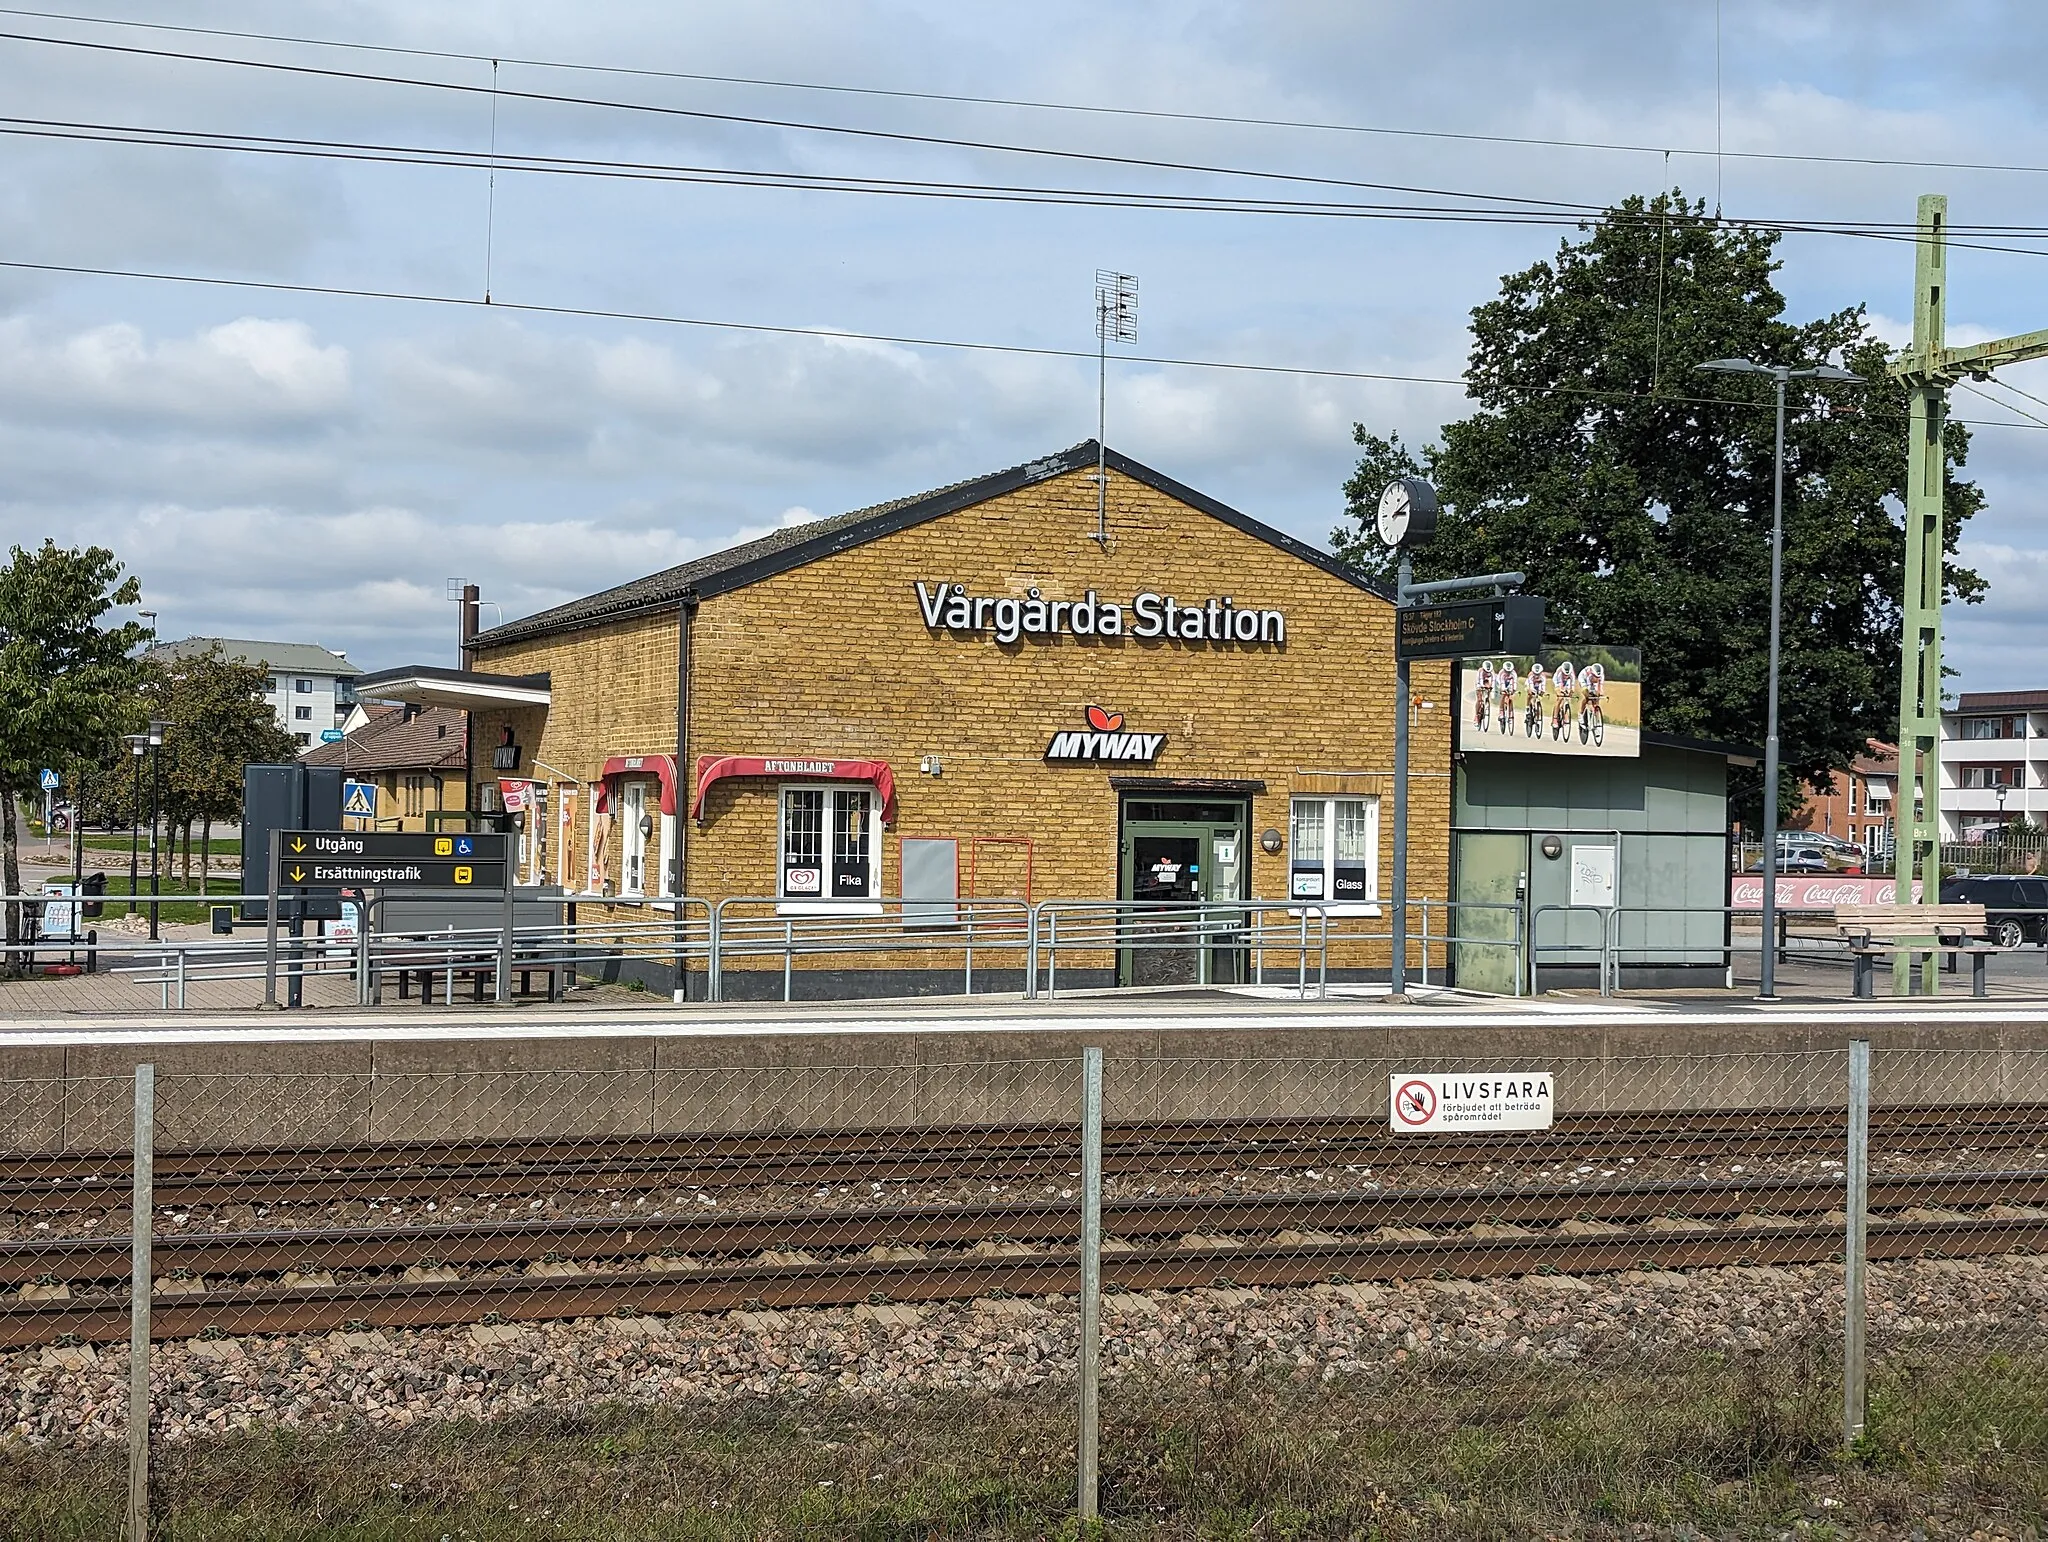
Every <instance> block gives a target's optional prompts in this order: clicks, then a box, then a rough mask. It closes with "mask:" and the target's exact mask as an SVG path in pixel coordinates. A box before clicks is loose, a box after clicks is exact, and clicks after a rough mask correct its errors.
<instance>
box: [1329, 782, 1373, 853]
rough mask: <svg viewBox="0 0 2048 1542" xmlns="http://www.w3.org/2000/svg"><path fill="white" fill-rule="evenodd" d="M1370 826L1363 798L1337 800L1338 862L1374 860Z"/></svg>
mask: <svg viewBox="0 0 2048 1542" xmlns="http://www.w3.org/2000/svg"><path fill="white" fill-rule="evenodd" d="M1370 829H1371V827H1370V825H1369V824H1368V822H1367V820H1366V817H1365V800H1364V799H1363V798H1339V799H1338V800H1337V860H1338V861H1339V862H1344V863H1362V862H1370V861H1371V860H1372V844H1371V837H1370Z"/></svg>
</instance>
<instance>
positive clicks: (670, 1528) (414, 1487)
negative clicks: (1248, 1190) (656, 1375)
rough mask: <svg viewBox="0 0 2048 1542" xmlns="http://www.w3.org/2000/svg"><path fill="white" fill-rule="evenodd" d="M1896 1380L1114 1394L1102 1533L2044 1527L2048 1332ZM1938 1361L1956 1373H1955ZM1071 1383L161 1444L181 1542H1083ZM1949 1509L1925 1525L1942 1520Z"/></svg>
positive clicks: (48, 1508)
mask: <svg viewBox="0 0 2048 1542" xmlns="http://www.w3.org/2000/svg"><path fill="white" fill-rule="evenodd" d="M1916 1364H1918V1366H1919V1369H1918V1370H1916V1369H1915V1368H1914V1367H1912V1366H1905V1367H1888V1366H1885V1365H1880V1366H1878V1367H1877V1368H1876V1370H1875V1375H1874V1382H1873V1393H1874V1400H1873V1420H1874V1424H1875V1426H1876V1433H1875V1434H1874V1435H1873V1436H1872V1437H1870V1438H1869V1439H1868V1440H1867V1441H1866V1442H1865V1444H1864V1445H1863V1446H1861V1447H1860V1448H1859V1449H1858V1450H1857V1451H1855V1452H1853V1453H1851V1452H1846V1451H1844V1450H1842V1449H1841V1448H1840V1445H1839V1436H1838V1424H1837V1421H1838V1419H1839V1417H1840V1410H1839V1404H1838V1401H1837V1399H1838V1397H1839V1393H1838V1391H1837V1387H1838V1381H1837V1379H1836V1370H1835V1368H1834V1367H1833V1366H1831V1365H1830V1364H1828V1363H1827V1362H1826V1360H1825V1357H1823V1356H1820V1355H1817V1354H1811V1353H1800V1352H1793V1353H1784V1352H1775V1353H1772V1354H1768V1355H1757V1356H1751V1357H1734V1356H1721V1355H1711V1354H1710V1355H1678V1354H1666V1355H1664V1356H1662V1357H1660V1358H1640V1359H1636V1360H1632V1361H1630V1362H1628V1363H1627V1364H1625V1365H1619V1366H1612V1367H1608V1368H1604V1369H1603V1368H1599V1367H1590V1366H1586V1365H1583V1364H1570V1363H1549V1364H1544V1363H1537V1362H1532V1361H1528V1360H1519V1361H1518V1360H1513V1359H1508V1358H1495V1357H1491V1356H1487V1357H1480V1358H1477V1359H1473V1360H1459V1361H1453V1362H1432V1363H1428V1364H1426V1365H1421V1366H1415V1365H1411V1366H1408V1367H1404V1368H1398V1369H1390V1370H1388V1371H1385V1372H1376V1373H1372V1374H1368V1375H1361V1376H1350V1377H1340V1378H1337V1379H1335V1380H1332V1381H1327V1382H1324V1381H1319V1380H1316V1379H1314V1378H1312V1377H1311V1378H1306V1379H1294V1378H1288V1377H1282V1376H1278V1375H1275V1376H1270V1377H1253V1376H1249V1375H1247V1376H1245V1377H1243V1378H1241V1379H1230V1378H1222V1379H1220V1380H1218V1381H1217V1382H1215V1383H1213V1384H1209V1385H1198V1384H1196V1383H1195V1382H1193V1381H1191V1380H1188V1379H1177V1378H1173V1377H1167V1376H1163V1375H1162V1376H1161V1377H1159V1379H1157V1380H1153V1381H1150V1382H1148V1383H1145V1384H1142V1385H1132V1384H1130V1383H1124V1384H1121V1385H1117V1386H1113V1387H1112V1388H1110V1389H1108V1391H1107V1396H1106V1406H1105V1412H1104V1424H1103V1430H1102V1507H1103V1515H1104V1523H1103V1526H1102V1528H1101V1530H1100V1531H1099V1532H1096V1533H1093V1535H1097V1536H1100V1537H1104V1538H1117V1539H1130V1542H1181V1539H1195V1538H1218V1539H1234V1542H1253V1539H1261V1542H1263V1539H1309V1538H1355V1539H1361V1542H1367V1539H1373V1542H1377V1539H1386V1542H1393V1539H1409V1538H1415V1539H1423V1538H1428V1539H1437V1538H1443V1539H1459V1542H1480V1539H1492V1538H1501V1537H1517V1538H1520V1537H1559V1538H1586V1539H1593V1538H1600V1539H1607V1538H1614V1539H1620V1538H1624V1537H1626V1538H1663V1539H1677V1538H1704V1537H1712V1538H1756V1539H1763V1538H1773V1539H1777V1538H1783V1537H1788V1536H1798V1537H1801V1538H1804V1539H1807V1542H1824V1539H1841V1538H1848V1537H1855V1536H1859V1535H1865V1534H1867V1533H1868V1532H1869V1531H1870V1530H1871V1529H1872V1528H1876V1527H1880V1526H1881V1527H1883V1528H1885V1529H1884V1531H1883V1535H1885V1536H1887V1537H1900V1538H1903V1537H1905V1536H1908V1535H1927V1534H1928V1533H1929V1532H1930V1531H1931V1532H1932V1533H1933V1534H1935V1535H1939V1536H1944V1537H1947V1536H1955V1537H1961V1536H1967V1535H1970V1534H1971V1533H1972V1528H1973V1527H1984V1528H1990V1534H1991V1535H1998V1536H2006V1535H2018V1534H2020V1531H2021V1528H2022V1527H2025V1526H2029V1525H2032V1526H2038V1525H2039V1524H2040V1523H2041V1521H2042V1518H2043V1514H2044V1506H2048V1397H2044V1394H2048V1349H2039V1350H2036V1351H2033V1352H2015V1353H2011V1354H2006V1355H1988V1354H1987V1353H1986V1352H1985V1351H1984V1350H1983V1348H1982V1347H1981V1343H1980V1344H1979V1345H1978V1346H1974V1347H1973V1346H1954V1347H1952V1348H1950V1349H1948V1350H1944V1351H1941V1352H1937V1353H1932V1354H1930V1355H1929V1356H1927V1357H1926V1359H1925V1361H1924V1362H1916ZM1930 1378H1931V1379H1930ZM1072 1420H1073V1402H1072V1395H1071V1389H1070V1388H1060V1387H1049V1388H1045V1389H1040V1390H1038V1391H1034V1392H1029V1393H1019V1394H1014V1395H1005V1396H999V1397H986V1398H984V1397H977V1396H974V1395H971V1394H966V1393H955V1394H947V1395H938V1394H920V1395H914V1396H901V1395H899V1396H897V1397H894V1398H888V1399H883V1398H872V1397H871V1398H852V1397H846V1396H836V1395H835V1396H829V1397H825V1396H821V1397H815V1398H810V1399H803V1400H798V1399H790V1398H783V1399H759V1400H739V1399H736V1400H734V1401H732V1402H729V1403H726V1404H724V1405H722V1406H721V1407H720V1408H719V1409H718V1411H716V1412H715V1413H709V1412H704V1411H700V1410H694V1409H688V1408H679V1407H674V1406H665V1407H654V1408H646V1407H628V1406H623V1405H612V1406H607V1407H603V1408H598V1409H594V1410H588V1411H583V1412H577V1413H556V1414H547V1413H534V1414H530V1415H525V1416H521V1417H519V1418H516V1419H507V1420H503V1421H499V1422H495V1423H489V1424H478V1423H475V1422H451V1423H438V1424H426V1425H421V1426H416V1427H415V1428H413V1429H411V1430H408V1431H404V1432H397V1433H389V1434H379V1433H371V1432H368V1431H362V1432H354V1433H332V1434H317V1435H307V1434H291V1433H284V1432H276V1431H258V1432H249V1433H240V1434H227V1435H216V1436H208V1437H204V1438H200V1439H197V1440H193V1441H187V1442H181V1443H178V1444H175V1445H169V1446H165V1447H162V1448H160V1452H159V1457H158V1461H157V1467H156V1476H157V1492H158V1495H159V1498H158V1516H159V1528H160V1529H159V1531H158V1533H157V1535H158V1536H159V1537H160V1538H161V1539H164V1542H187V1539H198V1538H209V1539H212V1538H232V1539H236V1542H344V1539H346V1542H456V1539H471V1542H480V1539H504V1542H540V1539H543V1538H547V1539H551V1542H560V1539H563V1538H580V1539H589V1542H597V1539H605V1542H613V1539H625V1542H640V1539H645V1542H686V1539H687V1542H712V1539H727V1538H758V1539H803V1542H840V1539H845V1538H855V1539H866V1542H926V1539H937V1538H978V1539H1003V1542H1037V1539H1040V1538H1058V1537H1066V1538H1079V1537H1081V1536H1083V1535H1084V1534H1083V1533H1082V1532H1081V1531H1080V1530H1079V1529H1078V1528H1077V1527H1076V1525H1075V1523H1074V1522H1073V1520H1072V1518H1071V1509H1070V1507H1071V1503H1072V1489H1071V1485H1072V1481H1073V1477H1072V1474H1073V1425H1072ZM121 1460H122V1459H121V1453H120V1451H119V1450H118V1448H114V1447H99V1448H95V1449H93V1450H91V1451H89V1452H85V1453H80V1452H75V1451H64V1450H61V1449H57V1448H53V1447H47V1446H46V1447H30V1446H26V1445H20V1444H8V1445H0V1530H4V1534H5V1535H7V1536H10V1537H31V1536H32V1537H37V1538H49V1539H71V1538H76V1539H81V1542H82V1539H85V1538H100V1537H106V1536H112V1535H115V1534H117V1532H118V1526H117V1516H118V1514H119V1510H120V1504H121V1496H122V1493H123V1480H122V1471H123V1469H122V1465H121ZM1930 1516H1932V1517H1936V1518H1937V1521H1938V1523H1937V1524H1934V1525H1931V1526H1929V1527H1928V1528H1927V1529H1926V1530H1920V1531H1916V1530H1915V1527H1916V1526H1918V1525H1919V1524H1920V1523H1921V1522H1922V1521H1924V1520H1926V1519H1927V1518H1928V1517H1930Z"/></svg>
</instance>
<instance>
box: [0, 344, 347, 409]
mask: <svg viewBox="0 0 2048 1542" xmlns="http://www.w3.org/2000/svg"><path fill="white" fill-rule="evenodd" d="M348 400H349V356H348V350H347V349H346V348H344V347H341V346H339V345H336V344H331V343H330V344H321V343H319V342H316V341H315V339H314V335H313V331H312V329H311V328H310V327H309V326H307V325H306V324H305V323H304V322H302V321H290V320H265V319H260V318H257V317H253V316H245V317H242V318H240V319H239V320H235V321H230V322H226V323H224V324H222V325H219V326H214V327H208V328H205V329H204V330H202V331H200V332H198V333H196V334H193V335H191V336H189V337H183V338H166V339H161V340H156V341H152V340H151V339H150V338H149V337H148V336H147V335H146V334H145V333H144V331H143V330H142V328H140V327H138V326H136V325H134V324H132V323H128V322H115V323H110V324H107V325H103V326H96V327H88V328H86V329H84V330H82V331H77V332H73V333H70V334H69V335H67V336H61V337H53V336H50V335H49V332H48V329H47V328H44V327H39V326H37V325H36V324H35V323H33V322H32V321H30V320H28V319H27V318H24V317H12V318H9V319H8V320H6V321H0V401H5V402H7V403H8V405H9V406H10V407H11V408H13V409H14V410H17V411H24V410H25V411H29V412H34V413H36V414H37V415H39V416H48V415H51V414H54V413H59V412H61V413H65V414H69V415H72V416H74V417H76V416H79V415H85V414H91V415H95V416H98V417H100V418H102V419H105V418H106V417H110V416H111V417H119V418H128V419H140V420H145V421H150V422H154V423H157V424H163V425H173V424H174V425H178V426H181V427H194V426H196V427H206V426H220V425H233V426H238V427H251V426H256V427H267V426H270V425H274V424H276V423H278V422H283V421H294V420H297V421H303V420H307V419H311V418H316V417H321V416H326V415H332V414H334V413H336V412H338V411H340V410H341V409H343V408H345V407H346V406H347V404H348Z"/></svg>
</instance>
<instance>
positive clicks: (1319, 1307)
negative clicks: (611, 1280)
mask: <svg viewBox="0 0 2048 1542" xmlns="http://www.w3.org/2000/svg"><path fill="white" fill-rule="evenodd" d="M1868 1299H1869V1323H1870V1335H1871V1342H1872V1345H1873V1352H1874V1353H1878V1354H1881V1353H1882V1352H1883V1348H1884V1346H1886V1345H1888V1344H1894V1343H1898V1342H1900V1341H1901V1340H1904V1339H1907V1338H1910V1337H1911V1336H1913V1335H1915V1334H1919V1333H1925V1332H1933V1331H1954V1330H1958V1329H1960V1330H1974V1331H1978V1332H1982V1333H1984V1334H1985V1335H1986V1336H1987V1338H1988V1337H1991V1336H1993V1335H1995V1333H1996V1332H1997V1331H1998V1330H1999V1329H2000V1328H2001V1326H2002V1325H2012V1326H2014V1327H2021V1326H2024V1327H2025V1328H2027V1329H2029V1330H2036V1329H2038V1325H2040V1324H2042V1323H2044V1322H2048V1258H2043V1257H2037V1256H2032V1255H2009V1256H2006V1257H2002V1258H1995V1259H1987V1260H1982V1261H1946V1260H1923V1261H1919V1262H1914V1263H1888V1264H1876V1265H1873V1266H1872V1267H1871V1270H1870V1294H1869V1298H1868ZM1102 1322H1103V1366H1104V1372H1105V1375H1107V1376H1109V1377H1112V1378H1113V1377H1116V1376H1118V1375H1122V1374H1129V1373H1135V1372H1140V1371H1157V1370H1170V1371H1176V1372H1180V1373H1184V1374H1187V1375H1190V1376H1192V1377H1194V1378H1195V1379H1196V1380H1197V1381H1198V1382H1199V1383H1203V1384H1207V1383H1210V1382H1213V1381H1216V1380H1219V1379H1222V1378H1226V1377H1230V1376H1233V1375H1238V1374H1242V1373H1244V1372H1246V1371H1251V1370H1259V1369H1273V1368H1279V1369H1283V1370H1291V1371H1292V1372H1293V1373H1294V1374H1296V1375H1298V1376H1302V1377H1317V1376H1321V1377H1334V1376H1339V1375H1343V1374H1347V1373H1351V1372H1357V1371H1362V1370H1367V1369H1371V1368H1374V1367H1379V1366H1384V1365H1386V1364H1388V1363H1390V1362H1391V1363H1399V1362H1403V1361H1406V1360H1408V1359H1410V1358H1411V1357H1418V1356H1457V1357H1462V1358H1463V1359H1464V1360H1465V1361H1466V1362H1467V1363H1469V1362H1470V1361H1471V1359H1472V1357H1474V1356H1475V1355H1478V1356H1502V1357H1508V1358H1511V1359H1521V1360H1528V1359H1553V1360H1575V1359H1582V1358H1604V1357H1616V1356H1618V1357H1624V1358H1625V1357H1626V1356H1627V1355H1628V1354H1630V1353H1631V1352H1649V1351H1653V1350H1654V1351H1668V1350H1671V1349H1688V1348H1693V1349H1704V1350H1723V1351H1730V1352H1737V1351H1766V1350H1770V1349H1773V1348H1776V1347H1786V1346H1790V1345H1792V1344H1795V1343H1801V1342H1806V1343H1814V1342H1818V1343H1836V1342H1839V1340H1840V1335H1841V1331H1842V1271H1841V1269H1840V1268H1839V1267H1804V1268H1726V1269H1703V1270H1697V1271H1690V1272H1686V1273H1640V1272H1631V1273H1626V1274H1620V1275H1611V1276H1586V1277H1583V1278H1578V1277H1570V1276H1552V1277H1542V1276H1525V1277H1522V1278H1516V1279H1500V1280H1492V1281H1487V1282H1483V1283H1481V1282H1472V1281H1459V1280H1447V1281H1425V1282H1411V1283H1403V1284H1395V1285H1389V1286H1374V1285H1319V1286H1315V1287H1312V1288H1309V1289H1305V1290H1293V1289H1288V1290H1281V1289H1257V1290H1253V1289H1239V1288H1224V1289H1212V1290H1196V1291H1186V1292H1168V1291H1155V1292H1148V1293H1145V1294H1142V1295H1119V1294H1115V1293H1111V1294H1110V1295H1108V1296H1107V1297H1106V1298H1105V1302H1104V1309H1103V1315H1102ZM1077 1324H1078V1308H1077V1306H1076V1303H1075V1302H1074V1300H1073V1299H1072V1298H1070V1297H1069V1298H1060V1297H1049V1298H1030V1299H1019V1300H982V1301H975V1302H963V1303H959V1304H957V1305H926V1306H919V1307H905V1306H879V1307H854V1308H851V1309H848V1308H826V1309H790V1310H783V1311H763V1312H734V1313H724V1314H715V1315H714V1314H686V1315H680V1316H675V1317H633V1318H602V1319H579V1320H575V1321H568V1322H549V1323H504V1324H479V1325H475V1326H472V1327H467V1328H434V1329H406V1330H401V1329H383V1330H379V1331H376V1332H368V1333H332V1334H317V1335H315V1334H309V1335H294V1336H283V1337H274V1338H265V1337H248V1338H243V1339H229V1340H216V1341H205V1340H183V1341H171V1342H166V1343H160V1344H158V1345H157V1346H156V1348H155V1352H154V1355H153V1363H152V1384H153V1387H154V1389H155V1407H156V1417H157V1425H158V1432H159V1437H160V1438H162V1439H167V1440H173V1441H175V1440H182V1439H188V1438H191V1437H193V1436H197V1435H204V1434H207V1433H212V1432H218V1431H222V1430H228V1429H236V1428H246V1427H249V1426H252V1425H258V1424H265V1423H269V1424H276V1425H281V1426H288V1427H300V1428H339V1427H343V1426H347V1425H350V1424H359V1423H367V1424H369V1425H371V1426H376V1427H384V1428H402V1427H405V1426H409V1425H412V1424H415V1423H418V1422H419V1421H423V1420H432V1419H450V1418H470V1419H487V1418H492V1417H495V1416H500V1415H506V1414H512V1413H517V1412H521V1411H527V1410H533V1409H568V1408H578V1407H587V1406H590V1405H594V1404H598V1403H605V1402H614V1401H625V1402H629V1403H631V1402H639V1403H655V1402H658V1403H664V1404H671V1405H674V1404H689V1403H703V1404H706V1405H711V1404H716V1403H719V1402H721V1401H724V1400H729V1399H744V1398H749V1397H755V1398H758V1397H767V1396H773V1395H777V1394H784V1395H787V1394H797V1395H802V1394H805V1393H811V1392H826V1391H831V1392H839V1393H851V1394H854V1395H873V1396H881V1397H888V1396H891V1395H905V1394H909V1393H913V1392H918V1391H924V1390H932V1389H946V1388H965V1389H972V1390H978V1391H990V1392H993V1391H1002V1390H1007V1389H1016V1388H1023V1387H1030V1386H1035V1385H1038V1384H1042V1383H1044V1382H1047V1381H1052V1380H1058V1379H1063V1378H1066V1377H1070V1376H1071V1375H1072V1374H1073V1370H1074V1363H1075V1344H1076V1339H1077ZM0 1387H4V1397H5V1405H4V1406H5V1407H6V1409H7V1422H8V1435H9V1437H10V1438H11V1439H13V1440H16V1441H25V1442H31V1443H36V1444H45V1443H54V1444H77V1443H91V1442H96V1441H100V1440H111V1439H120V1438H122V1437H123V1434H124V1429H125V1405H126V1398H127V1366H126V1353H125V1350H124V1348H123V1347H122V1346H119V1345H113V1346H107V1345H102V1346H98V1347H96V1348H85V1347H80V1348H45V1349H28V1350H18V1351H13V1352H11V1353H8V1354H7V1355H5V1356H4V1357H0Z"/></svg>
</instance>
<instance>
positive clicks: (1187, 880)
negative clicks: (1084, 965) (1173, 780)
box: [1116, 801, 1246, 985]
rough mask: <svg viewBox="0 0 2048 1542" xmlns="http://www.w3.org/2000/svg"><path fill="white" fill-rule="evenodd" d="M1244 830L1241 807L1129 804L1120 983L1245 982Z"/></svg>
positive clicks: (1122, 886)
mask: <svg viewBox="0 0 2048 1542" xmlns="http://www.w3.org/2000/svg"><path fill="white" fill-rule="evenodd" d="M1244 829H1245V811H1244V805H1243V804H1241V803H1222V804H1200V803H1161V802H1151V801H1147V802H1136V801H1133V802H1130V803H1127V804H1125V806H1124V833H1123V850H1122V861H1121V864H1120V865H1121V877H1120V884H1119V888H1118V897H1119V898H1120V899H1123V900H1126V901H1132V902H1134V903H1132V904H1131V905H1130V906H1129V908H1128V909H1127V910H1126V911H1125V913H1124V917H1123V920H1122V922H1121V925H1120V928H1119V930H1120V933H1121V935H1122V937H1123V938H1124V946H1122V947H1120V948H1118V949H1117V965H1116V977H1117V984H1119V985H1203V984H1219V985H1223V984H1236V983H1237V982H1239V981H1241V980H1242V979H1243V978H1244V967H1245V966H1244V956H1245V950H1244V944H1243V940H1242V935H1241V932H1242V928H1243V926H1244V919H1245V918H1244V912H1243V910H1242V909H1240V908H1237V907H1236V906H1235V905H1233V904H1232V902H1233V901H1237V900H1241V899H1243V898H1244V874H1245V868H1246V862H1245V849H1244Z"/></svg>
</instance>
